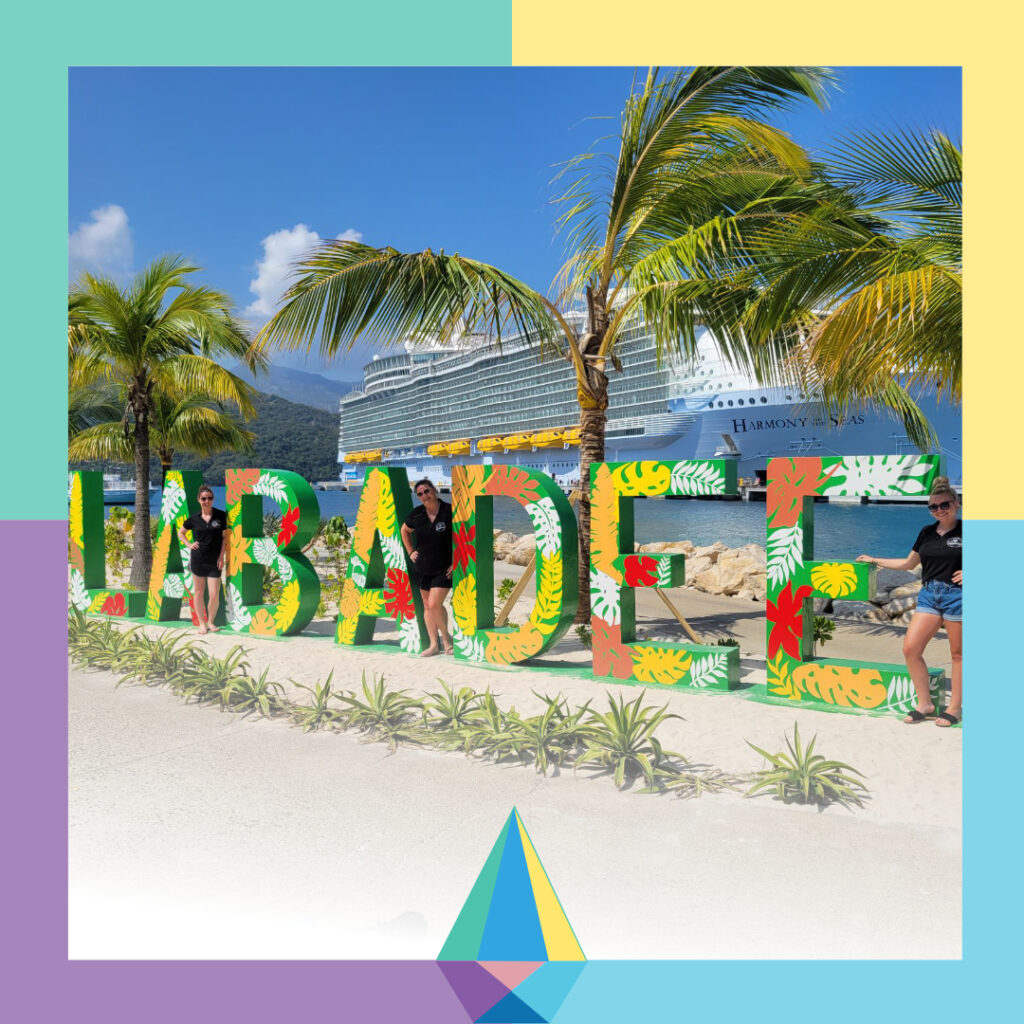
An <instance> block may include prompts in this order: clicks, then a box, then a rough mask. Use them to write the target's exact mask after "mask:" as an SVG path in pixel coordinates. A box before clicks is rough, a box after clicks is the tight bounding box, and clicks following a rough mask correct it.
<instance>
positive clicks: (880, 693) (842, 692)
mask: <svg viewBox="0 0 1024 1024" xmlns="http://www.w3.org/2000/svg"><path fill="white" fill-rule="evenodd" d="M793 685H794V687H795V688H796V689H797V690H801V691H804V692H806V693H808V694H810V696H812V697H816V698H817V699H818V700H820V701H821V702H822V703H824V704H833V705H835V706H836V707H841V708H849V707H856V708H867V709H870V708H877V707H879V706H880V705H881V704H883V703H884V702H885V697H886V690H885V686H884V684H883V683H882V673H881V672H879V671H878V670H877V669H872V668H866V667H865V668H852V667H850V666H849V665H830V664H827V663H824V662H820V661H808V662H805V663H804V664H802V665H796V666H794V668H793Z"/></svg>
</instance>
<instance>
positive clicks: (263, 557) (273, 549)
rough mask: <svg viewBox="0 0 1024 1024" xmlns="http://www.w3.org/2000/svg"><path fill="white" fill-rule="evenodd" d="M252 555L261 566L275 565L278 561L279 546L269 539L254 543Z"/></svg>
mask: <svg viewBox="0 0 1024 1024" xmlns="http://www.w3.org/2000/svg"><path fill="white" fill-rule="evenodd" d="M252 554H253V557H254V558H255V559H256V561H257V562H259V563H260V565H273V564H274V563H275V562H276V561H277V545H276V544H275V543H274V541H272V540H271V539H270V538H269V537H260V538H259V539H258V540H256V541H254V542H253V545H252Z"/></svg>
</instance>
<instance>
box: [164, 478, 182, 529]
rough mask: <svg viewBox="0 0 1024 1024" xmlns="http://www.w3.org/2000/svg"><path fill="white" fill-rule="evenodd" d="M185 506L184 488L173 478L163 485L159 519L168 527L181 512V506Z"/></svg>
mask: <svg viewBox="0 0 1024 1024" xmlns="http://www.w3.org/2000/svg"><path fill="white" fill-rule="evenodd" d="M185 504H186V500H185V488H184V487H182V486H181V484H180V483H178V481H177V480H175V479H174V478H173V477H171V478H169V479H168V480H167V483H165V484H164V493H163V496H162V497H161V499H160V518H161V519H162V520H163V521H164V522H165V523H167V524H168V525H170V524H171V523H173V522H174V520H175V519H177V517H178V514H179V512H180V511H182V505H185Z"/></svg>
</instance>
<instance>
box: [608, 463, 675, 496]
mask: <svg viewBox="0 0 1024 1024" xmlns="http://www.w3.org/2000/svg"><path fill="white" fill-rule="evenodd" d="M612 482H613V484H614V486H615V491H616V493H617V494H620V495H622V496H625V497H629V496H639V495H644V494H667V493H668V490H669V487H670V485H671V483H672V471H671V469H670V468H669V464H668V463H667V462H624V463H622V465H621V466H618V467H617V468H616V469H615V470H614V471H613V472H612Z"/></svg>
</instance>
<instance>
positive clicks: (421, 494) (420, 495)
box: [416, 491, 431, 498]
mask: <svg viewBox="0 0 1024 1024" xmlns="http://www.w3.org/2000/svg"><path fill="white" fill-rule="evenodd" d="M430 493H431V492H430V491H417V492H416V497H417V498H425V497H426V496H427V495H428V494H430Z"/></svg>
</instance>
